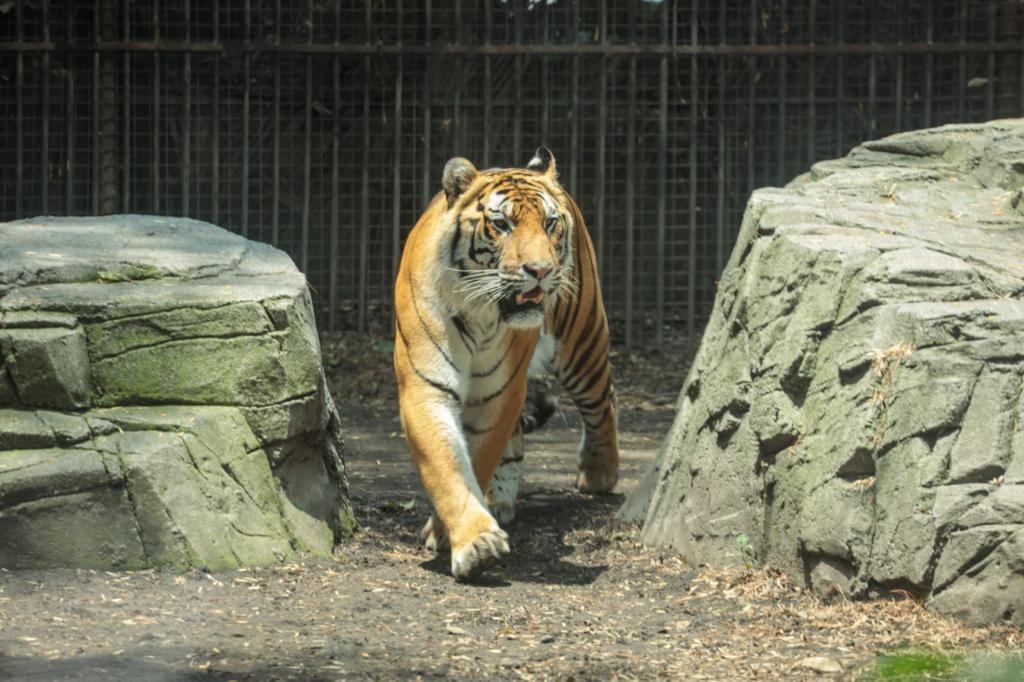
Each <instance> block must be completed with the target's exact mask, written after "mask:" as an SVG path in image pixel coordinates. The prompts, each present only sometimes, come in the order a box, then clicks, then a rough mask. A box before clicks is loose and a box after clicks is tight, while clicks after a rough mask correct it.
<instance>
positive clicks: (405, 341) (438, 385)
mask: <svg viewBox="0 0 1024 682" xmlns="http://www.w3.org/2000/svg"><path fill="white" fill-rule="evenodd" d="M395 326H396V327H397V328H398V335H399V336H400V337H402V346H403V347H404V348H405V357H406V359H408V360H409V366H410V367H412V371H413V372H415V373H416V376H418V377H419V378H420V379H422V380H423V381H424V382H426V383H427V384H429V385H430V386H431V387H433V388H436V389H437V390H438V391H441V392H442V393H445V394H447V395H449V396H451V397H452V398H453V399H454V400H455V402H457V403H459V404H461V403H462V398H460V397H459V394H458V393H456V392H455V389H453V388H452V387H451V386H447V385H446V384H443V383H441V382H440V381H436V380H434V379H431V378H430V377H428V376H427V375H426V374H424V373H423V372H421V371H420V368H419V367H417V366H416V363H415V362H413V360H412V354H411V353H410V352H409V340H408V339H407V338H406V337H405V332H403V331H402V324H401V322H399V321H398V320H397V319H396V320H395Z"/></svg>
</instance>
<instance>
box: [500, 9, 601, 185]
mask: <svg viewBox="0 0 1024 682" xmlns="http://www.w3.org/2000/svg"><path fill="white" fill-rule="evenodd" d="M488 4H490V3H488ZM579 25H580V0H573V2H572V42H573V44H574V45H578V44H579ZM579 168H580V56H579V55H578V54H575V53H574V54H573V56H572V115H571V118H570V121H569V182H570V183H571V191H572V193H573V194H575V195H578V194H579V191H580V189H581V188H582V186H583V183H582V182H580V175H579V172H580V171H579Z"/></svg>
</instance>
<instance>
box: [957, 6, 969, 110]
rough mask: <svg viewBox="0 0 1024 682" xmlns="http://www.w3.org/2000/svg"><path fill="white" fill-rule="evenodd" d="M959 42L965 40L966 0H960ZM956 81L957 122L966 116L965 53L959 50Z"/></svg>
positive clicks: (964, 41)
mask: <svg viewBox="0 0 1024 682" xmlns="http://www.w3.org/2000/svg"><path fill="white" fill-rule="evenodd" d="M959 17H960V22H959V23H960V43H961V44H963V43H966V42H967V0H960V10H959ZM957 83H958V84H959V86H960V92H959V94H958V96H957V100H956V120H957V122H958V123H963V122H965V120H966V118H967V53H966V52H960V54H958V55H957Z"/></svg>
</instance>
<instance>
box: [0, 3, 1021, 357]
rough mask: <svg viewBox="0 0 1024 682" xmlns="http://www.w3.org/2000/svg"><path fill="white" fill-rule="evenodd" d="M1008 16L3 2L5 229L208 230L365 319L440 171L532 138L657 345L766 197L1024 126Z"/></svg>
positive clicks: (324, 310) (623, 298) (331, 313)
mask: <svg viewBox="0 0 1024 682" xmlns="http://www.w3.org/2000/svg"><path fill="white" fill-rule="evenodd" d="M1022 27H1024V6H1022V3H1021V2H1020V0H991V1H980V0H979V1H968V0H912V1H905V2H885V3H883V2H878V1H877V0H845V1H843V0H803V1H797V0H790V1H789V2H786V1H785V0H771V1H767V0H749V1H748V0H742V1H735V2H724V1H723V2H711V1H709V0H696V1H694V2H669V1H658V0H622V1H615V2H612V1H611V0H602V1H601V2H592V1H589V2H584V1H583V0H575V1H570V0H477V1H472V0H461V1H460V0H452V1H450V2H442V1H441V0H434V1H433V2H431V0H416V1H415V2H406V1H404V0H365V2H341V1H328V0H308V1H307V2H302V3H298V2H295V3H285V2H281V0H277V1H276V2H274V1H260V0H246V1H242V0H212V1H210V0H208V1H207V2H188V1H185V0H171V1H168V0H162V1H161V0H143V1H134V2H130V1H129V0H98V1H97V2H96V3H94V4H90V3H80V2H75V1H74V0H63V1H59V0H35V1H33V2H26V1H15V2H13V3H3V4H2V5H0V116H2V120H3V121H5V125H4V126H2V127H0V154H2V161H0V163H2V164H3V172H2V173H0V216H2V217H3V218H17V217H22V216H32V215H38V214H64V215H76V214H93V213H110V212H145V213H161V214H174V215H185V216H190V217H194V218H198V219H202V220H208V221H210V222H213V223H216V224H219V225H223V226H225V227H227V228H229V229H231V230H233V231H236V232H238V233H241V234H243V235H245V236H248V237H250V238H253V239H258V240H263V241H268V242H271V243H274V244H276V245H278V246H280V247H282V248H284V249H285V250H286V251H288V252H289V253H290V254H291V255H292V256H293V258H294V259H295V260H296V262H297V264H298V265H299V267H300V268H301V269H302V270H303V271H305V272H306V273H307V276H308V278H309V281H310V284H311V287H312V288H313V290H314V292H315V301H316V305H317V308H318V312H319V314H320V315H321V322H322V324H324V325H325V326H327V327H329V328H332V329H334V328H339V327H357V328H365V326H366V325H367V323H368V320H370V319H380V318H381V317H383V315H378V314H377V313H378V312H379V313H386V312H387V310H388V306H389V305H390V303H389V301H390V290H391V283H392V281H393V278H394V272H395V268H396V264H397V259H398V255H399V253H400V248H401V241H402V238H403V237H404V235H405V234H406V233H407V232H408V229H409V228H410V227H411V226H412V225H413V223H414V222H415V220H416V217H417V215H418V213H419V211H420V210H421V209H422V208H423V207H424V206H425V204H426V202H427V199H428V197H430V196H431V195H432V194H433V193H434V192H435V191H437V190H438V189H439V179H440V169H441V168H442V166H443V164H444V162H445V161H446V160H447V159H448V158H449V157H451V156H454V155H460V156H466V157H468V158H470V159H472V160H473V161H474V162H477V164H478V165H480V166H483V167H489V166H504V165H522V164H524V163H525V162H526V160H527V159H529V158H530V156H531V154H532V151H533V149H534V148H535V147H536V146H537V145H539V144H541V143H543V144H546V145H547V146H549V147H550V148H551V149H552V150H554V152H555V154H556V157H557V159H558V164H559V169H560V172H561V177H562V179H563V182H564V183H565V184H566V185H567V187H568V188H569V189H570V191H571V192H572V193H573V194H574V196H575V197H576V198H577V200H578V201H579V202H580V204H581V206H582V208H583V211H584V215H585V216H586V218H587V219H588V222H589V225H590V230H591V233H592V234H593V236H594V239H595V242H596V245H597V249H598V251H599V258H600V264H601V269H602V273H603V284H604V287H605V295H606V301H607V304H608V307H609V309H610V313H611V315H612V318H613V327H614V332H615V338H616V340H617V341H619V342H625V343H627V344H634V343H648V342H651V341H655V340H660V338H661V336H662V334H663V333H664V332H665V331H666V330H672V329H673V328H682V329H688V330H693V329H694V327H695V326H697V325H699V324H701V323H702V321H703V320H704V318H705V317H706V315H707V314H708V312H709V310H710V305H711V302H712V300H713V297H714V291H715V280H716V278H717V276H718V273H719V272H720V271H721V269H722V266H723V264H724V262H725V260H726V258H727V256H728V253H729V250H730V249H731V246H732V242H733V239H734V237H735V233H736V230H737V228H738V225H739V219H740V216H741V213H742V210H743V206H744V204H745V202H746V200H747V197H748V196H749V194H750V192H751V191H752V190H753V189H754V188H756V187H759V186H763V185H772V184H781V183H784V182H786V181H788V180H789V179H790V178H792V177H793V176H794V175H796V174H798V173H800V172H803V171H804V170H806V169H807V168H808V166H809V165H810V164H811V163H813V162H814V161H816V160H819V159H824V158H831V157H835V156H839V155H842V154H845V153H846V152H847V151H848V150H849V149H850V147H852V146H853V145H855V144H856V143H858V142H860V141H862V140H864V139H867V138H874V137H878V136H881V135H885V134H888V133H891V132H894V131H898V130H904V129H912V128H919V127H925V126H931V125H938V124H941V123H947V122H957V121H976V120H985V119H990V118H994V117H1005V116H1018V115H1021V113H1022V112H1024V79H1022V77H1021V75H1022V73H1024V40H1022V38H1024V36H1022Z"/></svg>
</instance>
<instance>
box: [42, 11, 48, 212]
mask: <svg viewBox="0 0 1024 682" xmlns="http://www.w3.org/2000/svg"><path fill="white" fill-rule="evenodd" d="M43 40H44V41H46V42H50V2H49V0H43ZM42 95H43V103H42V108H43V112H42V113H43V121H42V134H41V139H40V143H41V144H40V146H41V147H42V155H43V163H42V171H43V173H42V178H41V185H42V186H41V187H40V200H41V204H42V210H43V213H49V212H50V51H49V50H47V51H46V52H43V92H42Z"/></svg>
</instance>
